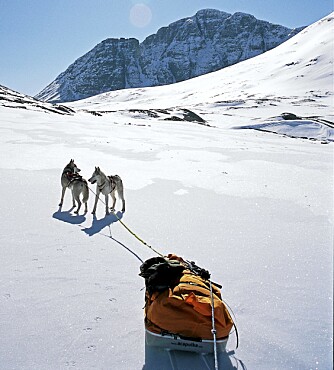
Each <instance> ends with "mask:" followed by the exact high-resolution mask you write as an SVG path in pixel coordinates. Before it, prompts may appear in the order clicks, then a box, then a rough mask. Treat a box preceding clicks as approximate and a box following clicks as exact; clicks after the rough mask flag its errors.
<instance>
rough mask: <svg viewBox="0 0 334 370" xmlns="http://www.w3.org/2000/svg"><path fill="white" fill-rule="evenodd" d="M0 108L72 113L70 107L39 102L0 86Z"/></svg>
mask: <svg viewBox="0 0 334 370" xmlns="http://www.w3.org/2000/svg"><path fill="white" fill-rule="evenodd" d="M0 106H1V107H5V108H19V109H26V110H34V111H40V112H46V113H58V114H70V115H72V114H73V113H74V111H73V110H72V109H71V108H70V107H65V106H64V105H60V104H51V103H46V102H41V101H39V100H36V99H34V98H32V97H31V96H28V95H25V94H21V93H19V92H17V91H14V90H11V89H9V88H8V87H5V86H2V85H0Z"/></svg>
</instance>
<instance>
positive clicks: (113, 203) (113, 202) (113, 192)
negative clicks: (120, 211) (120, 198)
mask: <svg viewBox="0 0 334 370" xmlns="http://www.w3.org/2000/svg"><path fill="white" fill-rule="evenodd" d="M110 196H111V199H112V206H111V208H110V209H111V210H112V211H113V212H114V210H115V205H116V197H115V190H113V191H112V192H111V193H110Z"/></svg>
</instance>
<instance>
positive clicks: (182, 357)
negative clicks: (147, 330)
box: [142, 345, 247, 370]
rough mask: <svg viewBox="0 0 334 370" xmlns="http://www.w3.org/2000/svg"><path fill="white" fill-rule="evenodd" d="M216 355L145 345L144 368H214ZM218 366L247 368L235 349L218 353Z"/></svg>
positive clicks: (203, 369)
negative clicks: (236, 355) (236, 354)
mask: <svg viewBox="0 0 334 370" xmlns="http://www.w3.org/2000/svg"><path fill="white" fill-rule="evenodd" d="M214 368H215V366H214V355H213V354H200V353H195V352H187V351H174V350H173V351H168V350H167V349H162V348H157V347H150V346H147V345H145V365H144V366H143V368H142V370H156V369H159V370H170V369H177V370H188V369H192V370H205V369H214ZM218 368H219V369H224V370H236V369H240V370H246V369H247V368H246V366H245V365H244V363H243V362H242V361H241V360H239V359H237V358H236V357H235V356H234V351H231V352H221V353H218Z"/></svg>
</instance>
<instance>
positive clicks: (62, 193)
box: [59, 186, 66, 207]
mask: <svg viewBox="0 0 334 370" xmlns="http://www.w3.org/2000/svg"><path fill="white" fill-rule="evenodd" d="M65 190H66V186H63V189H62V191H61V198H60V203H59V207H61V206H62V205H63V202H64V195H65Z"/></svg>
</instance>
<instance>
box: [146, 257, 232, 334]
mask: <svg viewBox="0 0 334 370" xmlns="http://www.w3.org/2000/svg"><path fill="white" fill-rule="evenodd" d="M140 270H141V273H140V276H142V277H144V278H145V284H146V294H145V301H146V302H145V303H146V304H145V327H146V329H147V330H149V331H151V332H153V333H158V334H161V333H164V332H168V333H173V334H177V335H179V336H184V337H187V338H200V339H208V340H211V339H212V338H213V334H212V300H213V305H214V321H215V330H216V336H217V339H223V338H226V337H228V335H229V333H230V331H231V329H232V327H233V325H234V324H233V320H232V318H231V316H230V313H229V311H228V309H227V307H226V305H225V304H224V302H223V301H222V297H221V292H220V288H221V287H220V286H219V285H218V284H215V283H213V282H211V287H212V297H211V294H210V281H209V278H210V274H209V273H208V271H206V270H204V269H201V268H199V267H198V266H196V265H195V264H194V263H193V262H188V261H184V260H183V259H182V258H180V257H178V256H175V255H168V257H154V258H151V259H149V260H147V261H146V262H144V263H143V264H142V266H141V267H140Z"/></svg>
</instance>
